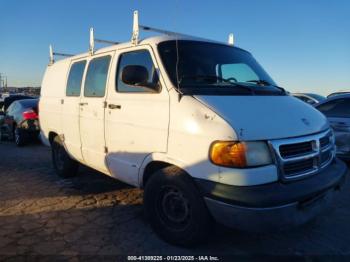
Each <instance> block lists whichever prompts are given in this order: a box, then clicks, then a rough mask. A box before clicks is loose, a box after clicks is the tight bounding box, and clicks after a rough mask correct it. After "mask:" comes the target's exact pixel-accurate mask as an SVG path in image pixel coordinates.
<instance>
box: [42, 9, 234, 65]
mask: <svg viewBox="0 0 350 262" xmlns="http://www.w3.org/2000/svg"><path fill="white" fill-rule="evenodd" d="M140 30H142V31H151V32H156V33H159V34H164V35H169V36H185V37H195V36H191V35H186V34H182V33H178V32H172V31H168V30H163V29H159V28H154V27H150V26H145V25H140V24H139V12H138V11H137V10H135V11H134V16H133V30H132V36H131V43H132V44H133V45H138V43H139V33H140ZM95 43H103V44H110V45H116V44H119V43H120V42H115V41H110V40H103V39H97V38H95V36H94V28H92V27H91V28H90V45H89V53H90V55H93V54H94V53H95ZM228 44H229V45H232V46H233V45H234V36H233V34H232V33H230V34H229V36H228ZM54 56H65V57H70V56H73V55H71V54H64V53H56V52H53V48H52V46H51V45H50V63H49V65H52V64H53V63H55V59H54Z"/></svg>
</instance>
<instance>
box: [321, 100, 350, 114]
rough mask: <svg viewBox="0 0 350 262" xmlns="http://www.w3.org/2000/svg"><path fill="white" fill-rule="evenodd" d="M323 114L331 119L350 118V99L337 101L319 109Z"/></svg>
mask: <svg viewBox="0 0 350 262" xmlns="http://www.w3.org/2000/svg"><path fill="white" fill-rule="evenodd" d="M318 110H320V111H321V112H322V113H324V114H325V115H326V116H329V117H350V99H346V98H343V99H337V100H333V101H330V102H328V103H325V104H323V105H321V106H319V107H318Z"/></svg>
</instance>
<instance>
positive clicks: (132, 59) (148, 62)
mask: <svg viewBox="0 0 350 262" xmlns="http://www.w3.org/2000/svg"><path fill="white" fill-rule="evenodd" d="M130 65H133V66H134V65H136V66H142V67H144V68H146V69H147V72H148V79H147V81H146V83H145V84H146V85H147V86H148V87H143V86H130V85H128V84H125V83H124V82H123V81H122V72H123V69H124V68H125V67H126V66H130ZM116 82H117V83H116V86H117V91H118V92H130V93H131V92H138V93H140V92H143V93H154V91H159V89H160V84H159V77H158V73H157V70H156V68H155V66H154V64H153V61H152V57H151V55H150V53H149V52H148V51H147V50H140V51H134V52H129V53H124V54H121V55H120V58H119V64H118V69H117V77H116Z"/></svg>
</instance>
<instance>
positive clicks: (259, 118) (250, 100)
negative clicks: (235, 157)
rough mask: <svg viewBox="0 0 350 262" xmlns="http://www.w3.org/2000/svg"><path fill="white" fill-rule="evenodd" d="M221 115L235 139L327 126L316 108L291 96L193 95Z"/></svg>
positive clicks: (283, 135) (285, 135) (269, 136)
mask: <svg viewBox="0 0 350 262" xmlns="http://www.w3.org/2000/svg"><path fill="white" fill-rule="evenodd" d="M195 98H196V99H198V100H199V101H201V102H202V103H204V104H205V105H206V106H208V107H209V108H211V109H212V110H213V111H214V112H216V113H217V114H219V115H220V116H221V117H222V118H224V119H225V120H226V121H227V122H228V123H229V124H230V125H231V126H232V128H233V129H234V130H235V131H236V133H237V137H238V138H239V140H246V141H248V140H271V139H279V138H288V137H297V136H304V135H309V134H314V133H318V132H321V131H323V130H326V129H327V128H329V124H328V121H327V119H326V117H325V116H324V115H323V114H321V113H320V112H319V111H318V110H317V109H315V108H313V107H312V106H310V105H308V104H306V103H305V102H303V101H300V100H299V99H297V98H294V97H291V96H200V95H198V96H195Z"/></svg>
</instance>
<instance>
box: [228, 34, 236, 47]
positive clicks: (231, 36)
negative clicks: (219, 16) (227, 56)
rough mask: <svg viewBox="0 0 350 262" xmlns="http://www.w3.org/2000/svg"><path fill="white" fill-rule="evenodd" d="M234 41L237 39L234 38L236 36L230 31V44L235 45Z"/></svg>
mask: <svg viewBox="0 0 350 262" xmlns="http://www.w3.org/2000/svg"><path fill="white" fill-rule="evenodd" d="M234 42H235V39H234V37H233V33H230V34H229V35H228V44H229V45H233V44H234Z"/></svg>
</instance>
